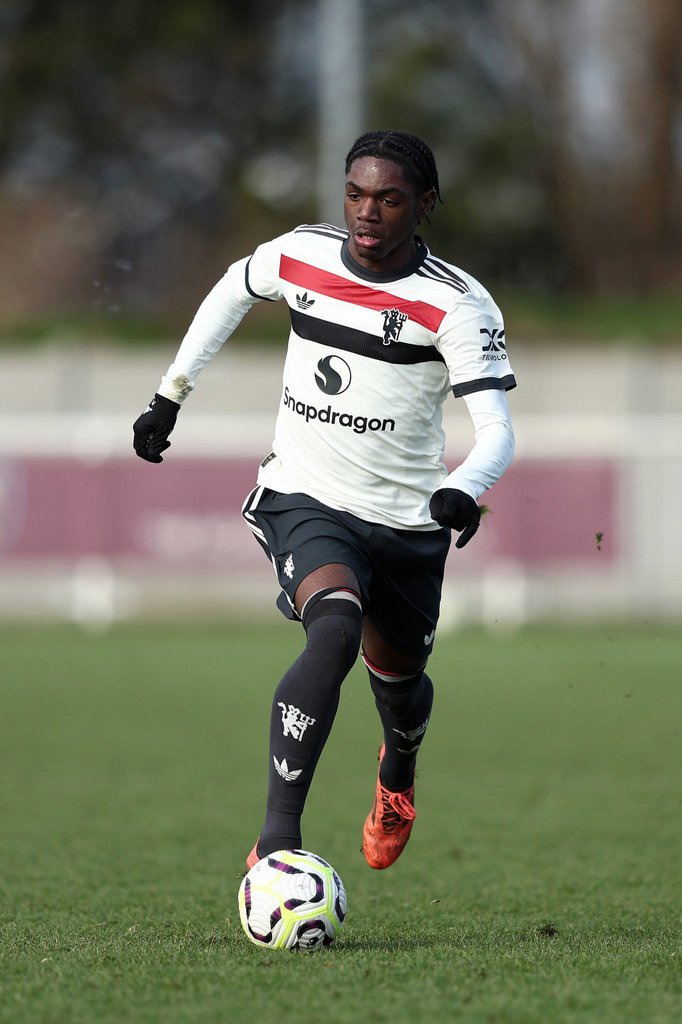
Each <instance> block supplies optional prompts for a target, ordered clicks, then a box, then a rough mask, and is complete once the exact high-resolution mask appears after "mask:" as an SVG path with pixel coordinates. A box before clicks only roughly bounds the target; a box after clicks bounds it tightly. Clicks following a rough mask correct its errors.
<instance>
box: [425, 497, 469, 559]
mask: <svg viewBox="0 0 682 1024" xmlns="http://www.w3.org/2000/svg"><path fill="white" fill-rule="evenodd" d="M429 512H430V513H431V518H432V519H435V520H436V522H437V523H438V525H439V526H449V527H451V528H452V529H453V530H457V532H458V533H460V534H461V536H460V537H458V538H457V541H456V543H455V547H456V548H463V547H464V545H465V544H468V543H469V541H470V540H471V538H472V537H473V535H474V534H475V533H476V530H477V529H478V524H479V523H480V521H481V510H480V508H479V507H478V505H477V504H476V502H475V501H474V499H473V498H472V497H471V496H470V495H468V494H465V493H464V491H458V490H456V489H455V488H454V487H442V488H441V489H440V490H439V491H434V493H433V494H432V495H431V501H430V502H429Z"/></svg>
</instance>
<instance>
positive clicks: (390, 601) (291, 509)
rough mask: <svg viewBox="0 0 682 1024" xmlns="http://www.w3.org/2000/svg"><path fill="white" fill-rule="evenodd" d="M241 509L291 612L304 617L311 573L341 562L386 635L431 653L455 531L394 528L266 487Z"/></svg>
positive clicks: (404, 649)
mask: <svg viewBox="0 0 682 1024" xmlns="http://www.w3.org/2000/svg"><path fill="white" fill-rule="evenodd" d="M242 516H243V517H244V520H245V522H246V523H247V525H248V526H249V528H250V529H251V530H252V532H253V534H254V536H255V537H256V539H257V540H258V542H259V543H260V545H261V547H262V548H263V550H264V551H265V553H266V555H267V556H268V558H269V559H270V561H271V562H272V565H273V568H274V570H275V573H276V575H277V579H278V581H279V585H280V587H281V588H282V591H283V593H281V594H280V595H279V597H278V599H277V606H278V608H279V609H280V611H281V612H282V613H283V614H284V615H285V616H286V617H287V618H289V619H294V620H297V619H298V618H299V616H298V615H297V613H296V610H295V609H294V595H295V593H296V589H297V588H298V586H299V584H300V583H301V582H302V581H303V580H304V579H305V577H306V576H308V574H309V573H311V572H313V570H315V569H319V568H320V567H321V566H323V565H328V564H330V563H332V562H340V563H342V564H344V565H348V566H350V568H351V569H352V570H353V572H354V573H355V575H356V577H357V579H358V583H359V584H360V590H361V598H362V604H363V612H364V614H367V615H370V616H371V619H372V621H373V622H374V625H375V626H376V628H377V629H378V631H379V633H380V634H381V636H382V637H383V638H384V640H385V641H386V642H387V643H389V644H390V645H391V646H392V647H393V648H395V650H397V651H400V652H401V653H403V654H409V655H412V656H413V657H424V656H428V655H429V654H430V653H431V649H432V647H433V638H434V635H435V631H436V623H437V622H438V613H439V610H440V597H441V589H442V585H443V572H444V570H445V559H446V557H447V554H448V549H449V547H450V530H445V529H438V530H395V529H393V528H392V527H390V526H381V525H379V524H378V523H367V522H365V521H364V520H362V519H358V517H357V516H354V515H351V514H350V513H348V512H339V511H337V510H336V509H333V508H329V506H327V505H323V504H322V502H320V501H317V500H316V499H315V498H311V497H309V496H308V495H307V494H280V493H279V492H278V491H271V490H270V489H269V488H267V487H261V486H259V487H255V488H254V490H253V491H251V493H250V494H249V496H248V497H247V499H246V501H245V502H244V505H243V507H242Z"/></svg>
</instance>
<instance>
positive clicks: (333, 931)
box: [238, 850, 347, 949]
mask: <svg viewBox="0 0 682 1024" xmlns="http://www.w3.org/2000/svg"><path fill="white" fill-rule="evenodd" d="M238 900H239V917H240V918H241V922H242V927H243V928H244V931H245V932H246V934H247V936H248V937H249V939H251V942H255V944H256V945H257V946H265V947H267V948H268V949H319V948H320V947H321V946H329V945H331V943H332V942H333V941H334V939H335V938H336V936H337V935H338V934H339V931H340V930H341V926H342V924H343V921H344V918H345V916H346V910H347V901H346V890H345V888H344V885H343V882H342V881H341V879H340V878H339V876H338V875H337V873H336V872H335V871H334V868H333V867H332V866H331V864H328V863H327V861H326V860H323V859H322V857H318V856H317V854H316V853H309V852H308V851H307V850H277V852H276V853H270V854H268V856H267V857H263V858H262V859H261V860H259V861H258V863H257V864H255V865H254V866H253V867H252V868H251V870H250V871H249V872H248V873H247V874H246V875H245V876H244V878H243V880H242V884H241V885H240V887H239V897H238Z"/></svg>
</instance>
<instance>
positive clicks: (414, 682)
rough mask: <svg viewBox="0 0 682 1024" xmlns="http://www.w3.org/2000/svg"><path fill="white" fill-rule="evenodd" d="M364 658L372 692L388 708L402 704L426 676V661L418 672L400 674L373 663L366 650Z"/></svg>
mask: <svg viewBox="0 0 682 1024" xmlns="http://www.w3.org/2000/svg"><path fill="white" fill-rule="evenodd" d="M362 660H363V661H364V663H365V665H366V667H367V672H368V673H369V684H370V686H371V688H372V693H373V694H374V696H375V697H376V699H377V700H378V701H380V702H381V703H382V704H385V705H386V707H388V708H392V707H394V706H396V707H397V706H399V705H401V704H402V703H403V702H404V701H405V698H406V697H408V696H409V695H410V694H411V693H413V691H414V690H415V689H416V687H417V686H419V684H420V682H421V680H422V678H423V677H424V668H425V667H426V662H424V665H423V666H422V667H421V668H419V669H417V671H416V672H410V673H406V674H400V673H397V672H388V671H385V670H383V669H381V668H380V667H379V666H378V665H374V664H372V662H371V661H369V659H368V658H367V655H366V654H364V652H363V655H362Z"/></svg>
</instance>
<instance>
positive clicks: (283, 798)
mask: <svg viewBox="0 0 682 1024" xmlns="http://www.w3.org/2000/svg"><path fill="white" fill-rule="evenodd" d="M345 189H346V193H345V221H346V228H345V229H342V228H338V227H334V226H332V225H330V224H304V225H302V226H300V227H297V228H295V229H294V230H293V231H290V232H289V233H288V234H285V235H282V236H281V237H280V238H276V239H274V240H273V241H271V242H265V243H264V244H263V245H260V246H259V247H258V248H257V249H256V251H255V252H254V253H253V255H252V256H248V257H245V258H244V259H241V260H238V261H237V262H236V263H233V264H232V266H230V267H229V269H228V271H227V273H226V274H225V276H224V277H223V278H222V280H220V281H219V282H218V284H217V285H216V286H215V287H214V288H213V290H212V291H211V292H210V293H209V295H208V296H207V297H206V299H205V300H204V302H203V303H202V305H201V306H200V308H199V310H198V312H197V314H196V316H195V318H194V321H193V322H192V324H191V326H190V328H189V330H188V332H187V334H186V336H185V338H184V340H183V342H182V344H181V346H180V349H179V351H178V354H177V356H176V357H175V361H174V362H173V363H172V364H171V366H170V368H169V369H168V371H167V373H166V374H165V376H164V377H163V378H162V380H161V384H160V386H159V389H158V392H157V394H156V395H155V396H154V398H153V399H152V401H151V403H150V405H149V406H148V408H147V409H145V411H144V412H143V413H142V415H141V416H140V417H139V418H138V419H137V420H136V422H135V425H134V428H133V429H134V447H135V451H136V452H137V454H138V455H139V456H140V457H141V458H143V459H146V460H147V461H148V462H161V461H162V455H161V453H162V452H164V451H165V450H166V449H167V448H168V447H169V445H170V442H169V441H168V436H169V434H170V433H171V431H172V429H173V427H174V426H175V421H176V417H177V414H178V411H179V409H180V406H181V405H182V403H183V402H184V400H185V399H186V398H187V396H188V395H189V393H190V392H191V391H192V389H193V388H194V386H195V383H196V380H197V377H198V375H199V373H200V371H201V370H202V369H203V368H204V366H205V365H206V364H207V363H208V362H209V360H210V359H212V358H213V356H214V355H215V354H216V352H217V351H218V350H219V349H220V347H221V345H222V344H223V342H224V341H225V340H226V339H227V338H228V337H229V336H230V334H232V332H233V331H234V330H235V328H236V327H237V325H238V324H239V322H240V321H241V319H242V317H243V316H244V314H245V313H246V312H247V311H248V310H249V309H250V307H251V306H252V305H253V304H254V303H256V302H262V301H265V302H273V301H276V300H278V299H284V301H285V302H286V303H287V306H288V307H289V314H290V317H291V332H290V334H289V343H288V348H287V354H286V361H285V365H284V377H283V390H282V397H281V401H280V406H279V411H278V415H277V422H276V427H275V438H274V442H273V445H272V451H271V452H270V453H269V454H267V455H265V457H264V459H263V461H262V462H261V464H260V469H259V471H258V476H257V483H256V486H255V488H254V489H253V490H252V491H251V493H250V494H249V495H248V497H247V498H246V501H245V502H244V506H243V509H242V515H243V517H244V520H245V521H246V524H247V525H248V526H249V527H250V529H251V530H252V532H253V534H254V536H255V537H256V539H257V540H258V542H259V543H260V545H261V546H262V547H263V549H264V551H265V553H266V554H267V556H268V558H270V559H271V561H272V564H273V565H274V567H275V569H276V571H277V575H278V579H279V585H280V587H281V593H280V595H279V598H278V600H277V604H278V606H279V608H280V610H281V611H282V612H283V613H284V615H286V616H287V617H288V618H290V619H293V620H296V621H300V622H301V623H302V625H303V629H304V631H305V646H304V648H303V650H302V652H301V654H300V656H299V657H298V658H297V660H296V661H295V662H294V664H293V665H292V666H291V667H290V668H289V669H288V671H287V672H286V673H285V674H284V677H283V678H282V680H281V682H280V683H279V685H278V687H277V689H276V691H275V695H274V698H273V702H272V714H271V720H270V750H269V759H268V781H269V784H268V796H267V808H266V813H265V820H264V822H263V827H262V829H261V832H260V835H259V837H258V840H257V842H256V843H255V844H254V846H253V849H252V850H251V853H250V854H249V856H248V859H247V862H246V863H247V866H248V867H252V866H253V864H255V863H256V861H257V860H258V859H259V858H260V857H263V856H265V855H266V854H268V853H272V852H273V851H274V850H278V849H285V848H288V847H293V848H295V847H300V846H301V842H302V841H301V815H302V813H303V808H304V805H305V800H306V796H307V794H308V790H309V788H310V784H311V782H312V778H313V773H314V771H315V767H316V765H317V762H318V760H319V757H320V754H321V753H322V749H323V747H324V745H325V742H326V740H327V737H328V736H329V732H330V730H331V727H332V723H333V721H334V716H335V714H336V709H337V706H338V703H339V695H340V690H341V684H342V682H343V680H344V679H345V677H346V675H347V674H348V672H349V671H350V669H351V667H352V666H353V664H354V663H355V660H356V658H357V655H358V652H359V651H361V653H362V659H363V661H364V663H365V665H366V666H367V671H368V673H369V683H370V686H371V688H372V692H373V693H374V697H375V699H376V707H377V710H378V712H379V717H380V718H381V723H382V726H383V743H382V745H381V749H380V751H379V772H378V778H377V782H376V792H375V797H374V804H373V807H372V809H371V811H370V813H369V815H368V817H367V820H366V821H365V824H364V829H363V835H362V849H363V852H364V855H365V858H366V860H367V863H368V864H369V865H370V867H373V868H387V867H389V866H390V865H391V864H393V862H394V861H395V860H396V858H397V857H399V856H400V853H401V852H402V850H403V848H404V847H405V844H406V843H407V840H408V839H409V836H410V832H411V830H412V825H413V822H414V819H415V817H416V812H415V808H414V772H415V762H416V758H417V754H418V751H419V747H420V744H421V743H422V740H423V739H424V735H425V733H426V729H427V726H428V723H429V715H430V714H431V704H432V700H433V686H432V683H431V680H430V679H429V677H428V675H427V674H426V672H425V668H426V663H427V660H428V657H429V655H430V653H431V651H432V648H433V642H434V636H435V632H436V625H437V622H438V612H439V605H440V596H441V587H442V581H443V572H444V566H445V559H446V556H447V553H448V548H449V546H450V535H451V531H452V530H455V531H456V532H457V533H458V534H459V536H458V538H457V541H456V544H455V547H457V548H462V547H464V545H465V544H467V543H468V542H469V541H470V540H471V538H472V537H473V536H474V534H475V533H476V531H477V529H478V525H479V520H480V516H481V513H480V509H479V506H478V501H477V500H478V498H480V496H481V495H482V494H483V493H484V492H485V491H486V490H487V489H488V488H489V487H491V486H492V485H493V484H494V483H495V481H496V480H499V478H500V477H501V475H502V474H503V472H504V471H505V469H506V468H507V466H508V465H509V463H510V462H511V459H512V455H513V451H514V435H513V431H512V424H511V419H510V415H509V408H508V405H507V397H506V392H507V391H508V390H510V389H511V388H513V387H514V386H515V384H516V382H515V379H514V375H513V372H512V369H511V366H510V364H509V359H508V355H507V351H506V342H505V336H504V326H503V322H502V316H501V314H500V311H499V309H498V308H497V306H496V305H495V303H494V302H493V300H492V299H491V297H490V295H489V294H488V292H487V291H486V290H485V289H484V288H483V287H482V286H481V285H480V284H479V283H478V281H476V280H474V278H473V277H471V276H470V275H469V274H467V273H465V272H464V271H462V270H459V269H458V268H456V267H454V266H451V265H450V264H449V263H446V262H444V261H443V260H442V259H439V258H437V257H435V256H433V255H432V254H431V252H430V251H429V249H428V248H427V246H426V245H425V243H424V242H423V241H422V239H421V238H420V237H419V235H418V234H416V229H417V226H418V225H419V224H420V223H421V221H422V220H424V219H425V218H426V219H428V214H429V213H430V212H431V211H432V210H433V208H434V206H435V203H436V200H437V199H439V198H440V191H439V184H438V172H437V170H436V164H435V161H434V157H433V154H432V152H431V150H430V149H429V147H428V146H427V145H426V143H425V142H424V141H423V140H422V139H420V138H418V137H417V136H415V135H410V134H407V133H406V132H398V131H387V130H380V131H372V132H368V133H367V134H365V135H362V136H361V137H360V138H359V139H358V140H357V141H356V142H355V143H354V145H353V147H352V148H351V150H350V152H349V154H348V157H347V160H346V185H345ZM450 391H452V392H453V394H454V395H455V397H457V398H463V399H464V401H465V403H466V406H467V408H468V410H469V414H470V416H471V420H472V421H473V427H474V434H475V441H474V444H473V447H472V448H471V451H470V452H469V454H468V455H467V457H466V458H465V460H464V461H463V462H462V463H461V465H459V466H457V467H455V468H454V469H453V470H452V472H449V473H448V470H447V469H446V467H445V465H444V464H443V451H444V441H445V438H444V434H443V430H442V425H441V420H442V405H443V402H444V401H445V399H446V397H447V395H448V393H449V392H450Z"/></svg>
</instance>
